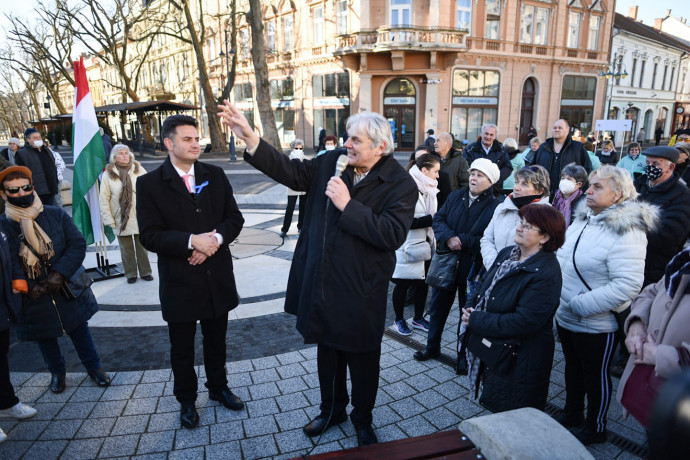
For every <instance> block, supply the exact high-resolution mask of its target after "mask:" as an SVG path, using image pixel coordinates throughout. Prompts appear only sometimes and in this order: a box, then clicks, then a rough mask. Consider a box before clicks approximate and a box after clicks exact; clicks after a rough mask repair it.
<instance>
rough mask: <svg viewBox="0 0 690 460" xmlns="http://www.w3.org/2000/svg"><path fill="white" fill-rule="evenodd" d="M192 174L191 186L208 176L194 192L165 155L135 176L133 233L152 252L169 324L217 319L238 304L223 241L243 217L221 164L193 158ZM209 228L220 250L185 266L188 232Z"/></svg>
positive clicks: (237, 228)
mask: <svg viewBox="0 0 690 460" xmlns="http://www.w3.org/2000/svg"><path fill="white" fill-rule="evenodd" d="M194 174H195V182H196V184H197V186H200V185H201V184H203V183H204V182H207V181H208V185H206V186H204V187H203V189H201V192H200V193H198V194H194V195H192V194H190V193H189V192H188V191H187V188H186V186H185V184H184V181H183V180H182V178H181V177H180V176H179V174H177V171H175V168H174V167H173V165H172V163H171V162H170V158H169V157H168V158H167V159H166V160H165V161H164V162H163V164H162V165H161V166H160V167H159V168H157V169H156V170H154V171H151V172H150V173H148V174H145V175H143V176H141V177H139V179H137V220H138V222H139V238H140V239H141V244H143V245H144V247H145V248H146V249H148V250H149V251H151V252H155V253H156V254H158V276H159V279H160V288H159V295H160V300H161V310H162V313H163V319H164V320H165V321H167V322H169V323H179V322H189V321H196V320H202V319H211V318H217V317H219V316H221V315H223V314H224V313H227V312H228V311H230V310H232V309H233V308H235V307H236V306H237V304H238V295H237V288H236V286H235V277H234V275H233V271H232V270H233V269H232V256H231V254H230V248H229V244H230V243H232V242H233V241H234V240H235V238H237V235H239V234H240V230H242V226H243V225H244V218H243V217H242V213H241V212H240V210H239V208H238V207H237V203H236V202H235V198H234V197H233V195H232V187H231V186H230V182H228V178H227V177H226V176H225V173H224V172H223V170H222V169H221V168H219V167H217V166H213V165H209V164H206V163H202V162H199V161H197V162H195V163H194ZM214 229H215V230H216V232H218V233H220V234H221V235H222V236H223V244H222V245H221V247H220V249H219V250H218V252H216V253H215V254H214V255H213V256H211V257H209V258H208V259H206V260H205V261H204V262H203V263H202V264H200V265H190V264H189V262H188V261H187V258H188V257H189V256H191V254H192V251H191V250H189V249H188V244H189V237H190V236H191V235H192V234H199V233H206V232H210V231H212V230H214Z"/></svg>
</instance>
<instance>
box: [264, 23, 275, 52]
mask: <svg viewBox="0 0 690 460" xmlns="http://www.w3.org/2000/svg"><path fill="white" fill-rule="evenodd" d="M266 42H267V46H268V51H271V52H273V51H275V50H276V23H275V22H274V21H267V22H266Z"/></svg>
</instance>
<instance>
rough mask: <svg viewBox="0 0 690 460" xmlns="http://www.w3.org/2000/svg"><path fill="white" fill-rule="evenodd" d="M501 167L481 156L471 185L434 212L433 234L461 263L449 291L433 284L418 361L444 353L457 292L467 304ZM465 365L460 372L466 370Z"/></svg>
mask: <svg viewBox="0 0 690 460" xmlns="http://www.w3.org/2000/svg"><path fill="white" fill-rule="evenodd" d="M499 178H500V171H499V169H498V166H496V165H495V164H494V163H493V162H491V160H488V159H486V158H479V159H477V160H474V161H473V162H472V166H471V167H470V185H469V188H462V189H460V190H456V191H454V192H453V193H451V194H450V195H449V196H448V200H447V201H446V203H445V204H444V205H443V206H442V207H441V209H440V210H439V211H438V212H437V213H436V215H435V216H434V225H433V229H434V236H435V238H436V241H437V243H438V246H439V248H440V249H441V250H444V251H449V250H452V251H457V252H458V257H459V261H460V264H459V266H458V273H457V278H456V280H455V287H454V289H452V290H450V291H446V290H443V289H438V288H433V289H432V291H431V308H430V309H429V311H430V312H431V315H430V317H429V335H428V338H427V342H426V349H425V350H424V351H418V352H416V353H415V354H414V355H413V356H414V359H416V360H417V361H426V360H427V359H431V358H435V357H437V356H439V355H440V354H441V334H442V333H443V327H444V326H445V324H446V319H448V314H449V312H450V308H451V307H452V305H453V302H454V301H455V293H456V291H457V294H458V304H459V305H464V304H465V294H466V292H465V290H466V289H467V276H468V275H469V273H470V270H471V269H472V265H473V264H474V266H475V267H481V266H482V261H481V260H482V257H481V248H480V245H479V240H481V238H482V235H483V234H484V230H485V229H486V227H487V226H488V225H489V222H490V221H491V218H492V216H493V214H494V210H495V209H496V206H498V200H497V199H496V198H495V197H494V195H493V185H494V184H495V183H496V182H497V181H498V180H499ZM464 369H465V368H464V366H460V367H459V368H458V372H460V373H464Z"/></svg>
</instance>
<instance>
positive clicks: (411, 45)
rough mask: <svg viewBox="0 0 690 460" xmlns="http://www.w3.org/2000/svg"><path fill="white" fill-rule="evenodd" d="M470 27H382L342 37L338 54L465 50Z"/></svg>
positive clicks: (339, 41) (339, 39)
mask: <svg viewBox="0 0 690 460" xmlns="http://www.w3.org/2000/svg"><path fill="white" fill-rule="evenodd" d="M466 34H467V31H466V30H462V29H445V28H436V27H414V26H411V27H381V28H378V29H375V30H361V31H359V32H355V33H352V34H348V35H341V36H339V37H338V41H337V47H336V50H335V54H346V53H359V52H368V51H381V50H393V49H420V48H421V49H427V48H428V49H434V50H435V51H436V50H438V51H449V50H465V49H467V45H466V44H465V36H466Z"/></svg>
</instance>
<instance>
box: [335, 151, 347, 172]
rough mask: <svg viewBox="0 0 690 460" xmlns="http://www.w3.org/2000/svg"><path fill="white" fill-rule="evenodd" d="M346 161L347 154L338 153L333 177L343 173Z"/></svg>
mask: <svg viewBox="0 0 690 460" xmlns="http://www.w3.org/2000/svg"><path fill="white" fill-rule="evenodd" d="M347 163H348V158H347V155H340V156H339V157H338V162H337V163H336V164H335V174H334V176H335V177H340V176H342V175H343V171H345V168H347Z"/></svg>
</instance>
